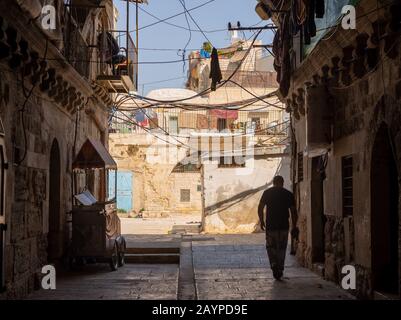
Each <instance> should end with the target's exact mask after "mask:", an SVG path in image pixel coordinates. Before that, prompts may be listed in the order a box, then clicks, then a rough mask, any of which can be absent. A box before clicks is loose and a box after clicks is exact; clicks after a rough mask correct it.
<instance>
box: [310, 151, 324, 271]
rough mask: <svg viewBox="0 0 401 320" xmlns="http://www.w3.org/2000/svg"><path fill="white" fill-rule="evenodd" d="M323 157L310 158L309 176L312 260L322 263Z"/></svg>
mask: <svg viewBox="0 0 401 320" xmlns="http://www.w3.org/2000/svg"><path fill="white" fill-rule="evenodd" d="M323 174H324V157H323V156H319V157H314V158H312V177H311V222H312V261H313V262H314V263H324V245H325V243H324V225H325V223H326V218H325V215H324V205H323V180H324V179H323V178H324V176H323Z"/></svg>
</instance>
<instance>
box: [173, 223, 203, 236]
mask: <svg viewBox="0 0 401 320" xmlns="http://www.w3.org/2000/svg"><path fill="white" fill-rule="evenodd" d="M200 232H201V224H200V223H187V224H183V225H174V226H173V227H172V229H171V231H170V233H171V234H200Z"/></svg>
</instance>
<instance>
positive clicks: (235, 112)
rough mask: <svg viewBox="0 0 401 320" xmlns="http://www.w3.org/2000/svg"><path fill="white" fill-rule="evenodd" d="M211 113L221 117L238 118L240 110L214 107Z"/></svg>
mask: <svg viewBox="0 0 401 320" xmlns="http://www.w3.org/2000/svg"><path fill="white" fill-rule="evenodd" d="M210 114H211V115H212V116H215V117H217V118H219V119H233V120H236V119H238V110H221V109H213V110H210Z"/></svg>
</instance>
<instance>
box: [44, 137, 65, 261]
mask: <svg viewBox="0 0 401 320" xmlns="http://www.w3.org/2000/svg"><path fill="white" fill-rule="evenodd" d="M60 172H61V165H60V148H59V145H58V142H57V139H54V140H53V143H52V147H51V151H50V166H49V175H50V176H49V233H48V235H47V241H48V245H47V257H48V261H49V262H52V261H54V260H55V259H57V258H59V257H60V255H61V245H62V233H61V230H60V181H61V179H60Z"/></svg>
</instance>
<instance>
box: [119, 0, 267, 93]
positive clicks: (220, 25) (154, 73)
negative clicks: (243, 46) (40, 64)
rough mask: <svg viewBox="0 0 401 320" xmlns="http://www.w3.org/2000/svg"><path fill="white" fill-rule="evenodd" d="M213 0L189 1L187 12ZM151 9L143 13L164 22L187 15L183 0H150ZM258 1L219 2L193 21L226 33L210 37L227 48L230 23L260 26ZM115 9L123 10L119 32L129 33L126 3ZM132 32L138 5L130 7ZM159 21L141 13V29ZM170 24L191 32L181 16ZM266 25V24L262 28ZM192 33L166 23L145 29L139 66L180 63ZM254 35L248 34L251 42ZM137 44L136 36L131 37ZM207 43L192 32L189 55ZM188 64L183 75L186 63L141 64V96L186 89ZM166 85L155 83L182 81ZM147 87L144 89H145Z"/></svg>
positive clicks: (196, 13) (200, 11)
mask: <svg viewBox="0 0 401 320" xmlns="http://www.w3.org/2000/svg"><path fill="white" fill-rule="evenodd" d="M207 1H209V0H185V3H186V7H187V9H190V8H193V7H196V6H198V5H201V4H203V3H205V2H207ZM148 2H149V4H148V5H141V6H142V8H143V9H145V10H146V11H148V12H149V13H151V14H153V15H155V16H157V17H158V18H161V19H164V18H167V17H169V16H172V15H174V14H177V13H180V12H183V7H182V5H181V3H180V1H179V0H149V1H148ZM256 3H257V2H256V0H215V1H214V2H211V3H209V4H207V5H206V6H204V7H202V8H199V9H196V10H194V11H190V13H191V15H192V17H193V18H194V19H195V21H196V22H197V23H198V25H199V26H200V27H201V28H202V30H206V31H210V30H219V29H225V31H222V32H213V33H206V36H207V37H208V38H209V39H210V41H211V42H212V44H213V45H214V46H215V47H218V48H219V47H224V46H227V45H229V44H230V34H229V33H228V31H226V29H227V24H228V22H230V21H231V22H232V23H234V24H236V22H237V21H240V22H241V25H242V26H250V25H255V24H257V23H258V22H260V19H259V17H258V15H257V14H256V12H255V6H256ZM114 4H115V6H116V7H117V8H118V10H119V21H118V26H117V27H118V29H120V30H125V29H126V2H125V1H121V0H114ZM130 17H131V18H130V29H131V30H134V29H135V4H134V3H133V4H131V5H130ZM188 20H189V23H190V25H191V29H193V30H198V29H197V27H196V25H195V24H194V22H193V21H192V20H191V18H190V17H188ZM156 21H157V20H156V19H155V18H153V17H151V16H149V15H148V14H146V13H145V12H143V11H141V10H140V11H139V26H140V28H141V27H144V26H147V25H149V24H151V23H154V22H156ZM168 22H170V23H173V24H176V25H179V26H182V27H186V28H188V25H187V22H186V19H185V15H180V16H178V17H176V18H173V19H170V20H168ZM261 25H263V24H261ZM189 34H190V32H189V31H187V30H182V29H179V28H177V27H174V26H170V25H167V24H165V23H158V24H156V25H154V26H151V27H147V28H144V29H142V30H140V32H139V49H140V50H139V62H145V61H146V62H150V61H152V62H153V61H171V60H179V59H182V57H180V56H179V53H181V54H182V51H181V52H178V50H179V49H183V48H184V47H185V45H186V43H187V42H188V40H189ZM252 34H253V33H251V32H245V36H246V37H247V38H249V37H251V35H252ZM131 36H132V38H133V39H134V40H135V33H132V34H131ZM271 38H272V36H271V31H263V33H262V35H261V37H260V39H262V40H263V41H264V43H268V42H270V41H271ZM205 41H206V39H205V37H204V36H203V35H202V33H200V32H192V39H191V41H190V43H189V44H188V48H187V53H186V55H188V53H189V52H190V51H191V49H199V48H200V47H201V46H202V43H203V42H205ZM144 49H174V50H171V51H170V50H168V51H155V50H144ZM186 67H187V63H186V65H185V71H183V63H182V62H180V63H173V64H152V65H150V64H141V65H140V67H139V88H138V90H139V93H142V90H144V93H145V94H146V93H147V92H149V91H150V90H153V89H157V88H167V87H183V86H184V83H185V79H184V77H185V76H186V74H187V68H186ZM180 77H182V78H181V79H176V80H171V81H168V82H163V83H153V84H150V83H152V82H155V81H160V80H165V79H172V78H180ZM143 85H144V87H143Z"/></svg>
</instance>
